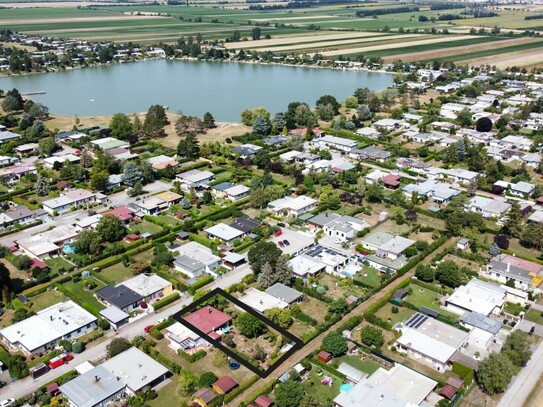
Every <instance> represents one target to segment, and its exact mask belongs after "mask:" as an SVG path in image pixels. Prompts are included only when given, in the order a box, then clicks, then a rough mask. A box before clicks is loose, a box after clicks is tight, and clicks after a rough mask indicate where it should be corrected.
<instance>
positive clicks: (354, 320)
mask: <svg viewBox="0 0 543 407" xmlns="http://www.w3.org/2000/svg"><path fill="white" fill-rule="evenodd" d="M363 320H364V317H363V316H362V315H355V316H354V317H351V318H349V319H348V320H347V321H345V322H344V323H343V324H341V325H340V326H339V328H338V329H336V332H338V333H342V332H343V331H351V330H353V329H354V328H355V327H356V326H358V325H359V324H360V323H361V322H362V321H363Z"/></svg>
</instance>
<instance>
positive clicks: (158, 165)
mask: <svg viewBox="0 0 543 407" xmlns="http://www.w3.org/2000/svg"><path fill="white" fill-rule="evenodd" d="M145 161H147V162H148V163H149V164H151V167H153V169H154V170H155V171H161V170H165V169H166V168H168V167H171V168H173V169H175V168H178V167H179V162H178V161H177V160H174V159H173V158H172V157H168V156H167V155H158V156H156V157H151V158H148V159H147V160H145Z"/></svg>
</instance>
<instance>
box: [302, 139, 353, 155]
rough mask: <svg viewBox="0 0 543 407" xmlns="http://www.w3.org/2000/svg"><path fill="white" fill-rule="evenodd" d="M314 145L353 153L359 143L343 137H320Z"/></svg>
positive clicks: (315, 140) (314, 141)
mask: <svg viewBox="0 0 543 407" xmlns="http://www.w3.org/2000/svg"><path fill="white" fill-rule="evenodd" d="M312 143H313V145H316V146H319V147H325V148H334V149H336V150H340V151H347V152H349V151H352V150H353V149H355V148H356V146H357V144H358V143H357V142H356V141H354V140H349V139H345V138H341V137H335V136H324V137H319V138H316V139H314V140H313V142H312Z"/></svg>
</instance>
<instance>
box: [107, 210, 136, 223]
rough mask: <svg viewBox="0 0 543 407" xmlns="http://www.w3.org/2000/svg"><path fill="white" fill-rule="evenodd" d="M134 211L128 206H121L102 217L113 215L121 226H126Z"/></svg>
mask: <svg viewBox="0 0 543 407" xmlns="http://www.w3.org/2000/svg"><path fill="white" fill-rule="evenodd" d="M134 213H135V212H134V210H133V209H132V208H130V207H129V206H126V205H123V206H119V207H118V208H115V209H112V210H109V211H106V212H104V213H103V215H115V216H116V217H117V219H119V220H120V221H121V223H122V224H123V225H128V224H129V223H130V221H132V219H133V218H134Z"/></svg>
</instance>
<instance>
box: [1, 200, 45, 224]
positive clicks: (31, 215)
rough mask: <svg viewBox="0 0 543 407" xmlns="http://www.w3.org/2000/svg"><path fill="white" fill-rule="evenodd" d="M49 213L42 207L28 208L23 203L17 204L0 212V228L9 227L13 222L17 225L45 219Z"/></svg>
mask: <svg viewBox="0 0 543 407" xmlns="http://www.w3.org/2000/svg"><path fill="white" fill-rule="evenodd" d="M48 217H49V214H48V213H47V212H45V211H44V210H43V209H35V210H31V209H28V208H27V207H26V206H24V205H17V206H15V207H13V208H12V209H9V210H7V211H5V212H4V213H1V214H0V229H4V228H9V227H11V226H13V225H14V224H15V223H17V224H19V225H27V224H29V223H33V222H36V221H38V220H41V221H42V222H43V221H45V220H46V219H47V218H48Z"/></svg>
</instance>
